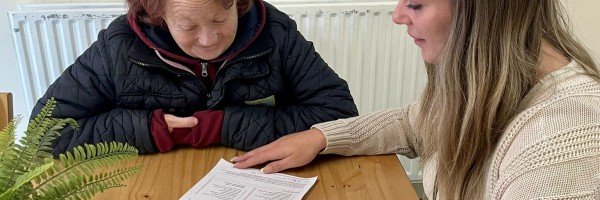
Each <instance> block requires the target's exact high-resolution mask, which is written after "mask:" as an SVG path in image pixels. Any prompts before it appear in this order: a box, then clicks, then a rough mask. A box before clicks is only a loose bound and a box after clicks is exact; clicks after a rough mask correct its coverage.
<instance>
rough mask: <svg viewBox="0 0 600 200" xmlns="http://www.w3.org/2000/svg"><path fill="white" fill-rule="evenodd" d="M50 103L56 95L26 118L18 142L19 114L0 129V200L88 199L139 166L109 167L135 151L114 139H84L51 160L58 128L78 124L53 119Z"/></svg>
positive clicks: (113, 186) (58, 132)
mask: <svg viewBox="0 0 600 200" xmlns="http://www.w3.org/2000/svg"><path fill="white" fill-rule="evenodd" d="M55 107H56V100H54V98H51V99H50V100H48V102H47V103H46V106H44V108H43V109H42V111H41V112H40V113H39V114H38V115H37V116H36V117H35V118H34V119H32V120H31V121H30V122H29V125H28V126H27V131H26V132H25V136H24V137H23V138H22V139H21V140H20V143H21V144H18V143H15V128H16V126H17V124H18V123H19V121H20V117H17V119H15V120H13V121H12V122H11V123H10V124H9V125H8V126H7V127H6V128H4V129H3V130H2V131H0V200H4V199H90V198H92V196H93V195H94V194H96V193H99V192H103V191H104V190H106V189H109V188H115V187H121V186H123V184H121V182H122V181H123V180H125V179H126V178H128V177H130V176H132V175H134V174H136V173H138V172H139V171H140V169H141V165H137V166H133V167H124V168H119V169H111V168H112V166H114V165H115V164H117V163H120V162H123V161H126V160H131V159H133V158H135V157H137V156H138V151H137V149H136V148H135V147H132V146H129V145H127V144H123V143H116V142H110V143H106V142H105V143H98V144H95V145H88V144H86V145H83V146H79V147H76V148H74V149H73V150H72V151H70V152H66V153H64V154H61V155H60V156H59V158H58V159H54V158H53V156H52V154H51V153H50V152H51V151H52V148H51V147H50V146H51V142H52V141H53V140H54V139H56V138H57V137H58V136H59V135H60V130H62V129H63V128H64V127H65V126H66V125H70V126H71V127H73V128H74V129H77V128H78V125H77V122H76V121H75V120H73V119H57V118H52V117H51V114H52V111H53V110H54V108H55Z"/></svg>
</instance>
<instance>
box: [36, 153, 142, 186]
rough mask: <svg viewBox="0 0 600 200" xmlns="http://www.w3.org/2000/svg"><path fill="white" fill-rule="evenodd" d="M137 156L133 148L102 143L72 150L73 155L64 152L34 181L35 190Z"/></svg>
mask: <svg viewBox="0 0 600 200" xmlns="http://www.w3.org/2000/svg"><path fill="white" fill-rule="evenodd" d="M137 156H138V151H137V149H136V148H135V147H133V146H130V145H128V144H123V143H117V142H110V143H107V142H103V143H98V144H95V145H90V144H86V145H85V149H84V148H83V147H81V146H79V147H77V148H74V149H73V153H71V152H66V153H64V154H61V155H59V159H60V164H57V165H55V166H54V167H52V168H50V169H49V170H48V171H46V173H45V174H42V175H41V176H39V177H38V179H36V183H39V184H37V186H36V189H37V188H39V189H44V187H48V186H52V185H55V184H57V183H56V181H59V182H60V180H61V179H63V178H64V177H74V176H76V175H77V174H92V172H93V171H94V169H96V168H102V167H110V166H113V165H115V164H116V163H119V162H121V161H123V160H129V159H133V158H135V157H137Z"/></svg>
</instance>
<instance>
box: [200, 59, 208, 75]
mask: <svg viewBox="0 0 600 200" xmlns="http://www.w3.org/2000/svg"><path fill="white" fill-rule="evenodd" d="M200 64H201V65H202V77H204V78H206V77H207V76H208V63H206V62H203V63H200Z"/></svg>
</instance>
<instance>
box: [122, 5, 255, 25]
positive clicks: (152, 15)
mask: <svg viewBox="0 0 600 200" xmlns="http://www.w3.org/2000/svg"><path fill="white" fill-rule="evenodd" d="M164 1H165V0H127V5H128V6H129V11H128V12H127V14H128V15H135V16H137V17H136V18H137V20H140V21H142V22H143V23H145V24H148V25H154V26H164V25H165V21H164V20H163V18H162V17H161V16H162V14H163V13H164V9H165V7H164V6H163V2H164ZM214 1H216V2H218V3H220V4H221V6H223V8H225V9H229V8H231V6H232V5H233V2H234V1H235V0H214ZM253 4H254V0H237V11H238V16H240V17H241V16H244V15H245V14H246V13H248V11H249V10H250V8H252V5H253Z"/></svg>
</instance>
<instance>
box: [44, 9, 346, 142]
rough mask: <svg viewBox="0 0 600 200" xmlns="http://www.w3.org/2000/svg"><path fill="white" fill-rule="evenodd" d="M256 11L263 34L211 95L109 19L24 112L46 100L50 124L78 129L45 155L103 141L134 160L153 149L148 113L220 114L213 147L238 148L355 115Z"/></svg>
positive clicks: (277, 16) (323, 71)
mask: <svg viewBox="0 0 600 200" xmlns="http://www.w3.org/2000/svg"><path fill="white" fill-rule="evenodd" d="M265 6H266V24H265V26H264V29H263V30H262V32H261V33H260V35H259V36H258V38H256V40H254V42H252V43H251V44H250V46H248V48H246V49H245V50H243V51H242V52H241V53H240V54H238V55H237V56H236V57H235V58H233V59H231V61H230V62H227V64H226V65H225V66H223V67H222V68H221V69H220V70H219V72H218V73H217V77H216V80H215V84H214V87H213V88H212V90H211V91H207V87H205V86H204V85H203V84H202V83H201V81H199V79H198V78H197V77H196V76H194V75H193V74H191V73H188V72H186V71H183V70H179V69H176V68H174V67H171V66H168V65H167V64H166V63H164V62H163V61H162V60H161V59H160V58H158V57H157V55H156V54H155V53H154V51H153V50H152V49H150V48H149V47H148V46H147V45H145V44H144V43H143V42H142V41H141V40H140V38H139V37H138V36H137V35H136V34H135V33H134V32H133V30H132V28H131V26H130V25H129V23H128V22H127V17H126V16H122V17H119V18H117V19H116V20H115V21H114V22H112V23H111V24H110V26H109V27H108V28H107V29H106V30H102V31H100V33H99V35H98V40H97V41H96V42H94V43H93V44H92V46H91V47H90V48H89V49H87V50H86V51H85V52H84V53H83V54H82V55H81V56H79V57H78V58H77V60H76V61H75V63H74V64H73V65H71V66H70V67H69V68H68V69H66V71H65V72H64V73H63V74H62V75H61V76H60V77H59V78H58V79H57V80H56V81H55V82H54V83H53V84H52V85H51V86H50V87H49V88H48V90H47V92H46V94H45V95H44V96H43V97H42V98H41V99H40V100H39V101H38V102H37V104H36V105H35V108H34V109H33V112H32V116H35V115H36V114H37V113H39V112H40V110H41V108H42V107H43V106H44V105H45V103H46V101H47V100H48V98H50V97H55V98H56V100H57V101H58V105H57V108H56V109H55V111H54V114H53V117H59V118H74V119H76V120H77V121H78V122H79V126H80V129H79V130H76V131H75V130H73V129H72V128H70V127H67V128H65V129H64V130H63V131H62V135H61V136H60V137H59V138H58V139H57V140H56V141H55V142H54V143H53V147H54V151H53V153H54V154H57V153H62V152H65V151H66V150H70V149H72V148H73V147H75V146H78V145H81V144H84V143H98V142H103V141H118V142H127V143H129V144H130V145H133V146H135V147H137V148H138V150H139V152H140V153H141V154H146V153H153V152H156V151H157V149H156V147H155V145H154V141H153V138H152V134H151V133H150V130H149V128H150V121H151V119H150V117H151V113H152V111H154V110H156V109H164V110H169V111H170V112H172V113H179V114H180V115H190V114H191V113H193V112H195V111H200V110H206V109H213V110H224V120H223V128H222V133H221V144H222V145H225V146H231V147H234V148H236V149H240V150H251V149H254V148H257V147H260V146H262V145H265V144H267V143H269V142H271V141H273V140H275V139H277V138H279V137H282V136H284V135H286V134H290V133H294V132H298V131H302V130H306V129H308V128H310V126H311V125H313V124H315V123H319V122H324V121H330V120H335V119H339V118H347V117H352V116H356V115H357V114H358V112H357V109H356V106H355V104H354V102H353V99H352V96H351V95H350V92H349V90H348V85H347V83H346V82H345V81H344V80H342V79H341V78H340V77H338V75H337V74H336V73H335V72H334V71H333V70H332V69H331V68H329V67H328V66H327V63H325V62H324V61H323V59H322V58H321V57H320V56H319V54H318V53H316V52H315V49H314V47H313V44H312V43H311V42H308V41H307V40H306V39H304V38H303V37H302V35H300V33H299V32H298V31H297V29H296V24H295V22H294V21H293V20H291V19H290V18H289V17H288V16H287V15H286V14H284V13H282V12H280V11H278V10H277V9H276V8H274V7H273V6H271V5H269V4H267V3H265ZM268 97H274V98H275V104H274V105H273V104H271V103H264V102H263V101H260V99H269V98H268ZM256 100H259V101H256ZM271 100H272V99H271Z"/></svg>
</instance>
